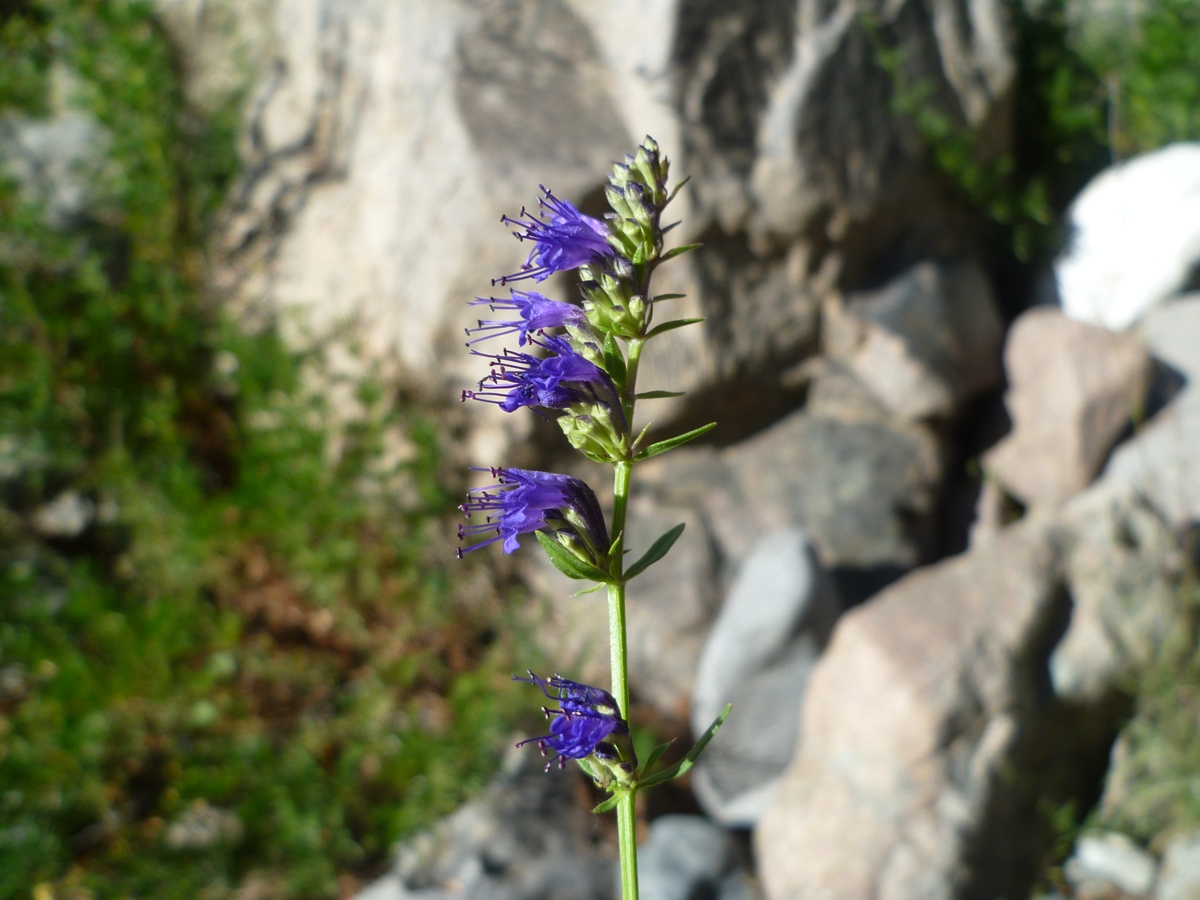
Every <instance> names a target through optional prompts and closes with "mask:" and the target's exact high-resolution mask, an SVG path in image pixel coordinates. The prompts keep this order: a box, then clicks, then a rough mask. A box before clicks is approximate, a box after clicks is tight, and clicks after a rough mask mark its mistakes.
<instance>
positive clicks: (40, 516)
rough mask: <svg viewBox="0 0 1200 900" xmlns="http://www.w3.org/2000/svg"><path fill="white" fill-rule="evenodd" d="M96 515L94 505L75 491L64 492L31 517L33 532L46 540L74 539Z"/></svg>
mask: <svg viewBox="0 0 1200 900" xmlns="http://www.w3.org/2000/svg"><path fill="white" fill-rule="evenodd" d="M95 515H96V504H95V503H93V502H92V501H91V500H88V499H87V498H86V497H81V496H80V495H79V494H78V493H76V492H75V491H64V492H63V493H61V494H59V495H58V496H57V497H55V498H54V499H53V500H51V501H50V502H49V503H47V504H46V505H45V506H43V507H41V508H39V509H38V510H36V511H35V512H34V514H33V516H32V517H31V524H32V525H33V530H34V531H36V532H37V533H38V534H40V535H41V536H42V537H46V538H74V537H79V535H81V534H83V530H84V529H85V528H87V527H88V524H89V523H90V522H91V521H92V519H93V518H94V517H95Z"/></svg>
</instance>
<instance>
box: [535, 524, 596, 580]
mask: <svg viewBox="0 0 1200 900" xmlns="http://www.w3.org/2000/svg"><path fill="white" fill-rule="evenodd" d="M533 536H534V537H536V538H537V539H538V543H539V544H541V545H542V549H543V550H545V551H546V555H547V556H548V557H550V562H552V563H554V568H556V569H558V571H560V572H562V573H563V574H564V575H566V576H567V577H568V578H574V579H575V580H576V581H599V582H603V583H604V584H607V583H608V573H607V572H604V571H601V570H600V569H597V568H596V567H595V566H593V565H592V564H591V563H586V562H584V561H583V560H582V559H580V558H579V557H577V556H576V555H575V554H574V553H571V552H570V551H569V550H567V548H566V547H564V546H563V545H562V544H560V543H559V542H558V541H556V540H555V539H554V538H552V537H550V535H548V534H546V533H545V532H544V531H535V532H534V533H533Z"/></svg>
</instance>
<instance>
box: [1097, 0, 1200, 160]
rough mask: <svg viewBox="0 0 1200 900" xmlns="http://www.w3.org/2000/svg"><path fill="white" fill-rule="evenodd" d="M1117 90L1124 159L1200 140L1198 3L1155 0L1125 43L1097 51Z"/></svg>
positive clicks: (1117, 135)
mask: <svg viewBox="0 0 1200 900" xmlns="http://www.w3.org/2000/svg"><path fill="white" fill-rule="evenodd" d="M1095 65H1096V66H1097V68H1098V69H1100V70H1101V71H1103V72H1104V73H1105V74H1106V77H1107V79H1108V81H1109V83H1110V84H1111V85H1112V87H1113V101H1114V102H1115V106H1116V108H1115V109H1114V110H1113V111H1112V115H1113V126H1114V127H1113V134H1112V140H1113V143H1114V145H1115V146H1114V149H1115V150H1116V151H1117V152H1118V153H1119V154H1121V155H1122V156H1127V155H1130V154H1133V153H1141V152H1144V151H1146V150H1153V149H1155V148H1156V147H1161V146H1162V145H1164V144H1168V143H1171V142H1172V141H1194V140H1200V4H1197V3H1196V2H1195V0H1155V2H1153V3H1151V4H1150V5H1149V7H1148V8H1147V10H1146V11H1145V13H1144V15H1143V16H1142V18H1141V20H1140V22H1139V23H1138V27H1137V28H1136V29H1134V30H1133V31H1132V32H1129V33H1127V36H1126V42H1125V43H1117V44H1116V45H1115V46H1114V45H1113V44H1111V43H1110V44H1109V45H1108V47H1106V48H1104V49H1103V50H1097V51H1096V54H1095Z"/></svg>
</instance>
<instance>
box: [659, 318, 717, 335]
mask: <svg viewBox="0 0 1200 900" xmlns="http://www.w3.org/2000/svg"><path fill="white" fill-rule="evenodd" d="M703 321H704V319H703V318H699V319H672V320H671V321H670V322H663V323H662V324H661V325H655V326H654V327H653V328H651V329H650V331H649V333H648V334H647V335H646V340H650V338H652V337H658V336H659V335H660V334H666V333H667V332H668V331H674V330H675V329H676V328H682V327H683V326H685V325H695V324H696V323H697V322H703Z"/></svg>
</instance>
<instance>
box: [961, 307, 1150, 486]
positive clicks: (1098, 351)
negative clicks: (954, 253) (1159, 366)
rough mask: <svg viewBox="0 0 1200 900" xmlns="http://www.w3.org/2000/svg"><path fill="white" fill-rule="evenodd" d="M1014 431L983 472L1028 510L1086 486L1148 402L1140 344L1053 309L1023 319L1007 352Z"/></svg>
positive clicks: (1147, 373) (1145, 361)
mask: <svg viewBox="0 0 1200 900" xmlns="http://www.w3.org/2000/svg"><path fill="white" fill-rule="evenodd" d="M1004 360H1005V369H1006V371H1007V372H1008V379H1009V390H1008V394H1007V395H1006V397H1005V403H1006V404H1007V406H1008V410H1009V414H1010V415H1011V417H1012V421H1013V430H1012V433H1011V434H1010V435H1009V436H1008V437H1006V438H1005V439H1004V440H1003V441H1001V442H1000V444H998V445H997V446H996V447H995V448H994V449H993V450H991V451H990V452H989V453H988V454H987V455H986V456H985V457H984V460H983V462H984V466H985V467H986V468H987V469H988V470H989V471H990V472H992V473H993V474H994V475H995V476H996V477H997V478H998V479H999V480H1000V482H1001V484H1003V486H1004V487H1005V488H1006V489H1007V490H1008V491H1009V492H1010V493H1012V494H1013V495H1015V496H1016V497H1017V498H1018V499H1020V500H1021V501H1023V502H1024V503H1026V504H1030V505H1041V506H1053V505H1055V504H1058V503H1061V502H1062V501H1064V500H1066V499H1067V498H1068V497H1070V496H1071V495H1072V494H1075V493H1077V492H1078V491H1080V490H1082V489H1083V488H1084V487H1086V486H1087V485H1088V483H1089V482H1091V480H1092V479H1093V478H1095V476H1096V475H1097V474H1098V473H1099V471H1100V468H1101V467H1102V466H1103V465H1104V460H1105V457H1106V456H1107V455H1108V452H1109V450H1110V449H1111V448H1112V446H1113V444H1114V443H1115V442H1116V440H1117V438H1118V436H1119V435H1120V434H1121V432H1122V431H1123V430H1124V429H1126V428H1128V427H1129V424H1130V422H1131V420H1132V417H1133V415H1134V413H1135V411H1136V410H1137V409H1138V408H1139V406H1140V404H1141V403H1142V401H1143V399H1144V398H1145V396H1146V391H1147V388H1148V386H1149V383H1150V374H1151V361H1150V357H1149V356H1148V355H1147V353H1146V351H1145V349H1144V348H1143V346H1142V344H1141V342H1139V341H1137V340H1135V339H1134V338H1132V337H1128V336H1126V335H1120V334H1113V333H1112V332H1110V331H1107V330H1105V329H1102V328H1097V327H1094V326H1090V325H1085V324H1083V323H1080V322H1074V321H1072V320H1070V319H1068V318H1066V317H1065V316H1063V315H1062V313H1060V312H1058V311H1057V310H1054V309H1049V308H1044V307H1039V308H1034V309H1031V310H1029V311H1028V312H1025V313H1023V314H1022V315H1021V316H1020V317H1019V318H1018V319H1017V321H1016V322H1015V323H1013V327H1012V329H1011V331H1010V332H1009V337H1008V343H1007V345H1006V347H1005V351H1004Z"/></svg>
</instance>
